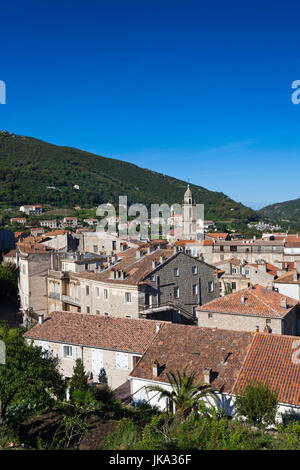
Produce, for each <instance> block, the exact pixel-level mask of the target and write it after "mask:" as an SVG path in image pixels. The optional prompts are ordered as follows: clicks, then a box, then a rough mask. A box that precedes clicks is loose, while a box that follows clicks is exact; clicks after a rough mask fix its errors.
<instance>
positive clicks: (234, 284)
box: [231, 282, 236, 290]
mask: <svg viewBox="0 0 300 470" xmlns="http://www.w3.org/2000/svg"><path fill="white" fill-rule="evenodd" d="M231 288H232V290H236V282H232V283H231Z"/></svg>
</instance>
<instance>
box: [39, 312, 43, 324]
mask: <svg viewBox="0 0 300 470" xmlns="http://www.w3.org/2000/svg"><path fill="white" fill-rule="evenodd" d="M43 323H44V314H43V313H39V325H42V324H43Z"/></svg>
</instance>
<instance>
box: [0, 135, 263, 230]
mask: <svg viewBox="0 0 300 470" xmlns="http://www.w3.org/2000/svg"><path fill="white" fill-rule="evenodd" d="M199 164H200V162H199ZM74 185H78V186H79V187H80V189H79V190H77V189H74ZM191 189H192V191H193V194H194V197H195V200H196V202H197V203H200V204H201V203H203V204H205V218H206V219H213V220H218V219H221V220H224V219H230V220H233V221H234V220H239V221H240V222H247V221H252V220H257V219H258V215H257V213H256V212H255V211H253V210H252V209H250V208H247V207H245V206H243V205H242V204H241V203H237V202H235V201H233V200H232V199H230V198H229V197H227V196H226V195H225V194H223V193H220V192H213V191H209V190H207V189H205V188H202V187H200V186H195V185H191ZM185 190H186V182H184V181H181V180H178V179H176V178H171V177H169V176H166V175H163V174H160V173H156V172H154V171H151V170H148V169H144V168H140V167H138V166H136V165H133V164H131V163H127V162H124V161H121V160H115V159H111V158H106V157H101V156H97V155H94V154H91V153H88V152H84V151H82V150H78V149H75V148H71V147H59V146H56V145H52V144H49V143H46V142H43V141H41V140H37V139H34V138H31V137H24V136H17V135H14V134H10V133H8V132H5V131H2V132H0V204H1V205H2V207H5V206H6V207H9V206H13V207H17V206H20V205H22V204H38V203H39V204H44V205H45V204H46V205H49V206H51V207H70V208H71V207H74V206H76V205H79V206H81V207H93V206H96V205H97V204H100V203H103V202H112V203H114V204H117V203H118V200H119V199H118V198H119V196H120V195H127V197H128V204H132V203H135V202H140V203H144V204H147V205H149V204H151V203H160V204H161V203H168V204H172V203H181V202H182V198H183V194H184V192H185Z"/></svg>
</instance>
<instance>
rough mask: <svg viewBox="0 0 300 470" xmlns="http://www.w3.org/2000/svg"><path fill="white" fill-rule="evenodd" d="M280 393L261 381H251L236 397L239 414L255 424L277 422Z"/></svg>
mask: <svg viewBox="0 0 300 470" xmlns="http://www.w3.org/2000/svg"><path fill="white" fill-rule="evenodd" d="M277 407H278V394H277V392H275V391H272V390H270V389H269V387H268V386H267V385H265V384H263V383H261V382H254V383H249V384H248V385H247V386H246V387H245V389H244V390H243V392H242V393H241V394H240V395H238V396H237V397H236V401H235V408H236V411H237V414H238V415H239V416H241V417H245V418H246V419H247V421H248V422H249V423H251V424H253V425H262V424H265V425H268V424H274V423H275V417H276V412H277Z"/></svg>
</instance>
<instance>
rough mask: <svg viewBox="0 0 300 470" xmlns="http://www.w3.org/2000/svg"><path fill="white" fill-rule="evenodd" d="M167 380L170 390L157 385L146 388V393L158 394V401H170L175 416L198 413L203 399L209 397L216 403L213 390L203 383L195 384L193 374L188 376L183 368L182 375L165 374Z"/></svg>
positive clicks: (176, 373)
mask: <svg viewBox="0 0 300 470" xmlns="http://www.w3.org/2000/svg"><path fill="white" fill-rule="evenodd" d="M166 375H167V379H168V382H169V384H170V385H171V387H172V390H171V391H169V390H165V389H164V388H162V387H160V386H159V385H153V386H152V385H151V386H148V387H147V390H148V391H152V392H159V393H160V396H159V400H161V399H162V398H166V399H168V400H170V401H171V402H172V403H173V404H174V405H175V408H176V412H177V414H178V415H179V416H180V417H182V418H186V417H187V416H188V415H190V414H191V413H192V412H197V411H199V407H200V405H201V403H203V399H204V398H206V397H208V396H210V397H211V398H213V400H214V401H216V394H215V391H214V389H213V388H212V387H211V386H210V385H208V384H204V383H197V382H196V380H195V373H192V374H190V375H188V373H187V369H186V368H185V369H184V371H183V374H181V373H180V371H178V370H177V371H176V372H173V371H170V372H168V373H167V374H166Z"/></svg>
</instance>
